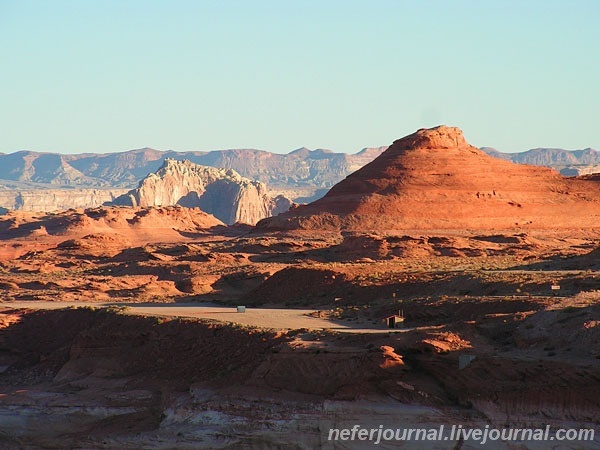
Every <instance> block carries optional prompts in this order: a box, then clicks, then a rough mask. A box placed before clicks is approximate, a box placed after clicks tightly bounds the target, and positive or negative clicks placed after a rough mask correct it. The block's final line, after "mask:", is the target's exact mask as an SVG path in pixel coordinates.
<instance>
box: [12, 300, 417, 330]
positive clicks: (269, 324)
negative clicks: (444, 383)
mask: <svg viewBox="0 0 600 450" xmlns="http://www.w3.org/2000/svg"><path fill="white" fill-rule="evenodd" d="M110 306H113V307H114V306H126V309H125V311H124V312H125V313H126V314H134V315H154V316H166V317H195V318H201V319H213V320H218V321H222V322H230V323H240V324H244V325H250V326H254V327H262V328H274V329H298V328H308V329H313V330H314V329H327V330H335V331H340V332H346V333H348V332H350V333H388V332H390V331H392V332H394V331H396V332H399V331H407V330H408V329H398V330H390V329H388V328H385V327H384V326H383V324H381V325H374V324H370V325H365V324H355V323H351V322H337V321H332V320H328V319H324V318H317V317H312V316H310V315H309V314H310V313H312V312H315V310H313V309H270V308H247V309H246V312H244V313H238V312H237V310H236V308H235V307H224V306H220V305H210V304H206V303H154V304H152V303H130V304H122V303H119V304H115V303H89V302H45V301H17V302H4V303H0V311H1V310H2V309H9V308H10V309H60V308H73V307H94V308H108V307H110Z"/></svg>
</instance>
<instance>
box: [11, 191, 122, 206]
mask: <svg viewBox="0 0 600 450" xmlns="http://www.w3.org/2000/svg"><path fill="white" fill-rule="evenodd" d="M126 192H127V190H125V189H39V190H38V189H35V190H29V189H28V190H16V189H11V190H0V208H2V207H4V208H6V209H8V210H21V211H46V212H50V211H60V210H65V209H70V208H95V207H97V206H102V205H103V204H104V203H106V202H111V201H113V200H114V199H115V198H117V197H118V196H120V195H123V194H124V193H126Z"/></svg>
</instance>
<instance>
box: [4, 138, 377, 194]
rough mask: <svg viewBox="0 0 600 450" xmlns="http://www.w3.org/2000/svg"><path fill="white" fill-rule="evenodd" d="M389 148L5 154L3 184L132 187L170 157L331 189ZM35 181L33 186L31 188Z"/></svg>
mask: <svg viewBox="0 0 600 450" xmlns="http://www.w3.org/2000/svg"><path fill="white" fill-rule="evenodd" d="M386 148H387V147H378V148H365V149H363V150H361V151H360V152H358V153H356V154H353V155H350V154H346V153H334V152H332V151H330V150H323V149H318V150H309V149H307V148H300V149H298V150H294V151H292V152H290V153H288V154H278V153H271V152H267V151H263V150H253V149H235V150H217V151H211V152H175V151H164V152H163V151H158V150H154V149H151V148H142V149H138V150H130V151H126V152H120V153H107V154H90V153H83V154H76V155H63V154H57V153H37V152H31V151H20V152H15V153H10V154H0V184H3V185H5V186H9V187H13V188H19V187H29V188H36V187H38V188H39V187H42V186H39V184H47V185H51V187H52V188H58V187H67V186H71V187H78V188H82V187H110V188H133V187H136V186H137V183H138V182H139V181H140V180H141V179H142V178H144V177H145V176H146V175H148V174H149V173H150V172H154V171H156V170H157V169H158V168H159V167H161V166H162V164H163V162H164V160H165V159H166V158H171V159H176V160H189V161H191V162H193V163H196V164H201V165H204V166H211V167H218V168H226V169H234V170H235V171H236V172H238V173H239V174H240V175H242V176H244V177H247V178H252V179H254V180H257V181H261V182H263V183H266V184H267V185H268V186H269V187H270V188H283V187H286V188H293V187H303V186H305V187H314V188H329V187H331V186H333V185H334V184H335V183H337V182H338V181H339V180H340V179H342V178H344V177H345V176H346V175H348V174H349V173H351V172H354V171H355V170H357V169H359V168H360V167H362V166H364V165H365V164H366V163H368V162H370V161H371V160H373V159H375V158H376V157H377V156H379V155H380V154H381V153H382V152H383V151H384V150H385V149H386ZM32 183H34V184H32Z"/></svg>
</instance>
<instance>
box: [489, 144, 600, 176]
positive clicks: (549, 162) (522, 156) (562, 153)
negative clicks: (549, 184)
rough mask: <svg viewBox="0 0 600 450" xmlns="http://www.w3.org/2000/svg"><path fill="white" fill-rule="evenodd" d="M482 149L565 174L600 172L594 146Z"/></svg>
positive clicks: (501, 156)
mask: <svg viewBox="0 0 600 450" xmlns="http://www.w3.org/2000/svg"><path fill="white" fill-rule="evenodd" d="M481 150H483V151H484V152H486V153H487V154H488V155H490V156H493V157H495V158H501V159H505V160H508V161H512V162H514V163H517V164H530V165H532V166H546V167H552V168H553V169H555V170H557V171H558V172H560V173H561V174H562V175H565V176H576V175H587V174H590V173H597V172H600V151H598V150H594V149H593V148H586V149H584V150H564V149H562V148H534V149H531V150H527V151H526V152H521V153H503V152H499V151H498V150H496V149H494V148H491V147H482V148H481Z"/></svg>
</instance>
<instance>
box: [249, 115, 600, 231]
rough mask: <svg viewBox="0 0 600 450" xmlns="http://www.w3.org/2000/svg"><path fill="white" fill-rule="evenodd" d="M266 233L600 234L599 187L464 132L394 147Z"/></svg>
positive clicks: (413, 138) (417, 137) (270, 222)
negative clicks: (475, 142)
mask: <svg viewBox="0 0 600 450" xmlns="http://www.w3.org/2000/svg"><path fill="white" fill-rule="evenodd" d="M257 227H258V228H259V229H263V230H286V229H308V230H316V229H321V230H356V231H365V230H369V231H388V230H390V231H391V230H407V229H411V230H496V229H498V230H506V229H523V230H527V229H532V230H555V229H591V228H600V181H599V180H598V179H597V178H596V179H594V178H593V177H588V178H586V177H580V178H566V177H563V176H562V175H560V174H559V173H557V172H555V171H554V170H552V169H549V168H545V167H536V166H528V165H519V164H514V163H512V162H508V161H504V160H501V159H496V158H493V157H491V156H488V155H487V154H485V153H484V152H483V151H481V150H479V149H477V148H475V147H473V146H471V145H470V144H468V143H467V142H466V140H465V138H464V136H463V134H462V131H461V130H460V129H458V128H454V127H447V126H438V127H435V128H431V129H421V130H418V131H417V132H416V133H413V134H411V135H409V136H406V137H404V138H402V139H399V140H397V141H395V142H394V144H393V145H392V146H390V147H389V148H388V149H387V150H386V151H385V152H384V153H382V154H381V155H380V156H379V157H378V158H376V159H375V160H374V161H372V162H371V163H369V164H367V165H366V166H364V167H363V168H362V169H359V170H357V171H356V172H354V173H353V174H351V175H349V176H348V177H347V178H346V179H345V180H343V181H341V182H339V183H338V184H336V185H335V186H334V187H333V188H332V189H331V190H330V191H329V192H328V193H327V195H325V196H324V197H323V198H321V199H319V200H317V201H315V202H313V203H310V204H308V205H304V206H301V207H298V208H296V209H294V210H290V211H288V212H287V213H285V214H281V215H279V216H277V217H272V218H268V219H265V220H263V221H261V222H259V224H258V225H257Z"/></svg>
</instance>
